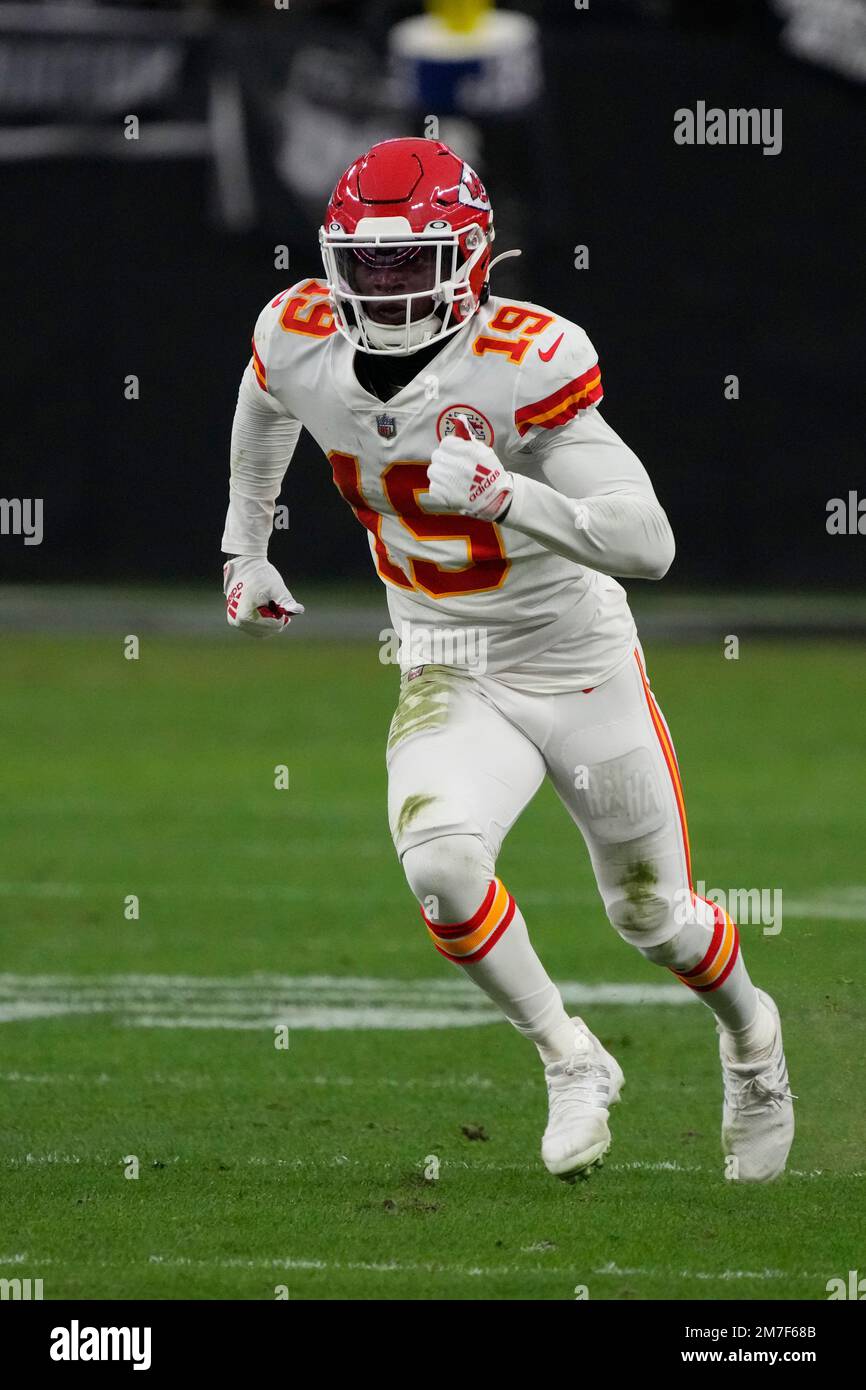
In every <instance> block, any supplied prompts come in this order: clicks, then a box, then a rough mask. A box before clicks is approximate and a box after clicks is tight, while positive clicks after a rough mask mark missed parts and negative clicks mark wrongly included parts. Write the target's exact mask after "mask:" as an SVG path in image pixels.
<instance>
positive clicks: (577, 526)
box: [428, 318, 675, 579]
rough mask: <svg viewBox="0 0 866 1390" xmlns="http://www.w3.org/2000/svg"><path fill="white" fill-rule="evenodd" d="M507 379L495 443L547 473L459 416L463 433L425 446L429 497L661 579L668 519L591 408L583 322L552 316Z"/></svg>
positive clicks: (582, 556) (605, 567) (624, 572)
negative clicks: (507, 405) (488, 440)
mask: <svg viewBox="0 0 866 1390" xmlns="http://www.w3.org/2000/svg"><path fill="white" fill-rule="evenodd" d="M509 369H510V364H508V363H507V362H503V364H502V370H503V371H508V370H509ZM513 389H514V395H513V420H514V430H513V432H512V434H511V436H510V438H509V441H508V444H507V446H506V449H505V450H504V451H503V452H504V453H506V454H509V455H510V456H511V457H516V456H519V455H521V454H522V455H524V456H529V457H531V458H532V459H533V461H534V462H535V463H536V465H537V467H536V470H535V471H537V472H541V473H542V474H543V477H544V479H545V481H544V482H542V481H541V480H539V479H537V478H531V477H527V476H525V475H524V474H522V473H519V472H517V471H510V470H509V469H508V467H507V465H506V464H505V463H503V462H502V461H501V460H500V459H499V458H497V456H496V454H495V453H494V451H493V450H492V449H491V448H489V447H488V446H487V445H486V444H484V443H483V442H482V441H481V440H479V439H477V438H472V437H471V433H470V430H469V428H468V425H469V421H468V420H467V421H466V426H467V427H466V428H464V429H462V430H461V431H460V433H461V435H462V436H463V438H458V437H457V436H456V435H454V434H451V435H446V436H445V438H444V439H443V440H442V441H441V443H440V444H439V445H438V447H437V448H436V449H435V450H434V452H433V455H432V458H431V463H430V468H429V470H428V472H429V478H430V500H431V503H432V504H433V505H438V506H439V507H440V508H442V509H443V510H453V511H458V512H461V513H462V514H464V515H469V516H477V517H481V518H482V519H484V520H486V521H493V522H496V524H497V525H500V526H508V527H512V528H513V529H514V530H517V531H522V532H523V533H524V535H527V536H531V537H532V538H533V540H535V541H537V542H538V543H539V544H540V545H543V546H545V547H546V548H547V549H548V550H552V551H555V552H556V554H558V555H563V556H565V557H566V558H567V559H569V560H574V561H575V562H576V563H577V564H581V565H587V566H589V567H590V568H592V569H596V570H600V571H601V572H602V573H604V574H610V575H619V576H621V577H622V578H628V579H661V578H662V576H663V575H664V574H666V573H667V571H668V569H669V568H670V565H671V563H672V561H673V557H674V549H675V547H674V538H673V533H672V531H671V528H670V523H669V522H668V519H667V517H666V515H665V513H664V510H663V509H662V507H661V505H660V503H659V501H658V498H657V497H656V495H655V492H654V490H653V486H652V483H651V482H650V480H649V477H648V475H647V472H646V469H645V468H644V466H643V464H642V463H641V461H640V459H639V458H638V457H637V455H636V454H635V453H633V451H632V450H631V449H630V448H629V447H628V445H627V444H625V443H624V442H623V440H621V439H620V437H619V435H618V434H617V433H616V431H615V430H613V429H612V428H611V427H610V425H608V423H607V422H606V421H605V420H603V419H602V417H601V416H600V415H599V413H598V408H597V407H598V403H599V401H600V400H601V399H602V387H601V372H600V369H599V366H598V358H597V355H596V352H595V349H594V348H593V346H592V343H591V342H590V340H589V338H588V337H587V336H586V334H585V333H584V332H583V330H582V329H581V328H579V327H578V326H577V325H576V324H571V323H567V322H566V321H565V320H562V319H552V318H551V321H550V326H549V327H548V328H547V330H546V331H545V333H544V335H543V336H539V337H538V339H537V340H535V341H533V342H532V344H531V346H530V347H529V351H528V352H525V353H524V356H523V359H522V361H521V366H520V369H519V371H518V373H517V376H516V378H515V383H514V388H513Z"/></svg>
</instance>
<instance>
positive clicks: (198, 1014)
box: [0, 971, 696, 1032]
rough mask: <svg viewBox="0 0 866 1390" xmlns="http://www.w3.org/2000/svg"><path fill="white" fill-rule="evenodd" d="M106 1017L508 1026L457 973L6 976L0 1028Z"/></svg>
mask: <svg viewBox="0 0 866 1390" xmlns="http://www.w3.org/2000/svg"><path fill="white" fill-rule="evenodd" d="M560 988H561V992H562V997H563V999H564V1001H565V1002H566V1004H569V1005H579V1006H586V1005H602V1004H611V1005H625V1006H634V1005H637V1006H641V1007H642V1006H644V1005H663V1006H668V1005H670V1006H673V1007H677V1008H681V1007H683V1006H688V1005H691V1004H694V1003H695V1002H696V1001H695V999H694V997H693V995H692V994H691V993H690V991H689V990H687V989H684V988H683V987H682V986H681V985H679V984H677V983H675V982H674V981H659V982H657V983H656V982H652V983H648V984H634V983H630V982H626V983H623V984H608V983H601V984H590V983H583V982H581V981H575V980H571V981H568V980H567V981H565V982H563V984H562V985H561V986H560ZM89 1014H90V1015H102V1016H107V1017H109V1018H110V1019H111V1021H112V1022H113V1023H115V1024H119V1025H121V1026H124V1027H129V1028H151V1029H155V1028H165V1029H178V1028H182V1029H195V1030H202V1029H215V1030H222V1031H226V1030H229V1031H247V1032H256V1031H267V1030H271V1031H273V1029H275V1028H277V1027H287V1028H288V1029H289V1030H292V1029H296V1030H313V1031H319V1032H336V1031H346V1030H370V1029H387V1030H392V1031H393V1030H398V1031H401V1032H421V1031H427V1030H435V1029H443V1028H476V1027H482V1026H486V1025H490V1024H499V1023H501V1022H502V1016H501V1014H500V1013H499V1012H498V1010H497V1009H496V1008H495V1006H494V1005H493V1004H492V1003H491V1002H490V1001H489V1000H488V999H487V998H486V997H485V996H484V995H483V994H481V993H480V992H479V991H478V990H477V989H476V988H475V986H474V985H473V984H472V982H471V981H470V980H467V979H465V978H462V977H461V976H459V975H457V974H454V975H450V974H447V975H445V974H443V975H442V976H441V977H439V978H433V979H421V980H417V979H416V980H400V979H393V978H392V979H388V978H371V977H366V976H360V977H358V976H352V977H340V976H335V975H308V976H304V975H276V974H275V975H270V974H266V973H263V972H257V973H254V974H250V975H242V976H227V977H220V976H216V977H214V976H194V975H144V974H117V975H87V974H81V975H74V974H45V973H40V974H34V975H29V974H16V973H13V972H9V971H6V972H4V973H2V974H0V1023H15V1022H20V1021H22V1020H30V1019H38V1018H57V1017H61V1016H63V1015H89Z"/></svg>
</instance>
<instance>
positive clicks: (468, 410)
mask: <svg viewBox="0 0 866 1390" xmlns="http://www.w3.org/2000/svg"><path fill="white" fill-rule="evenodd" d="M463 416H465V418H466V419H467V420H468V421H469V425H470V428H471V430H472V433H473V435H474V436H475V438H476V439H480V440H481V442H482V444H487V445H488V446H490V447H491V448H492V446H493V439H494V430H493V426H492V425H491V423H490V421H489V420H488V418H487V416H486V415H483V414H482V412H481V411H480V410H476V408H475V406H474V405H449V406H446V407H445V409H444V410H443V411H442V413H441V414H440V416H439V419H438V420H437V421H436V437H437V438H438V439H444V438H445V436H446V435H447V434H454V432H455V430H456V429H457V422H458V418H460V417H463Z"/></svg>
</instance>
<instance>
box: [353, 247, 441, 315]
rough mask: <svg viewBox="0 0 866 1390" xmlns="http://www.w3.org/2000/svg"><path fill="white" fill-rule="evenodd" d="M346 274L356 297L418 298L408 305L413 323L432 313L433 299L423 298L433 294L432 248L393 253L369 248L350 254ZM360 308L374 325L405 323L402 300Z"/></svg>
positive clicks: (369, 301) (366, 302)
mask: <svg viewBox="0 0 866 1390" xmlns="http://www.w3.org/2000/svg"><path fill="white" fill-rule="evenodd" d="M347 271H348V278H349V282H350V284H351V287H352V289H353V290H354V291H355V293H356V294H363V295H366V294H369V295H408V294H418V295H419V298H418V299H413V300H412V301H411V313H410V318H411V320H412V321H413V322H415V321H416V320H418V319H423V318H426V317H427V315H428V314H431V313H432V312H433V307H434V301H433V297H432V295H430V296H425V295H423V294H422V292H423V291H424V290H432V289H433V288H434V285H435V281H436V249H435V247H432V246H419V247H409V248H406V247H401V248H399V249H397V250H393V251H389V250H387V249H385V248H375V249H374V248H371V249H369V250H367V249H365V250H363V251H357V252H354V253H351V260H350V261H349V264H348V266H347ZM363 308H364V312H365V313H366V314H369V316H370V318H371V319H373V321H374V322H375V323H384V324H399V323H405V322H406V300H405V299H399V298H398V299H391V300H386V301H385V302H384V303H383V302H381V301H377V300H376V299H365V300H364V301H363Z"/></svg>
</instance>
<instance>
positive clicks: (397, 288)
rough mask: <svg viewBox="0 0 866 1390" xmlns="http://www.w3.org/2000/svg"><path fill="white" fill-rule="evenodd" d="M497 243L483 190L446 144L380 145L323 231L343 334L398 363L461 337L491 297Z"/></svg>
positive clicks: (354, 173)
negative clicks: (428, 346) (430, 346)
mask: <svg viewBox="0 0 866 1390" xmlns="http://www.w3.org/2000/svg"><path fill="white" fill-rule="evenodd" d="M493 235H494V233H493V213H492V210H491V207H490V200H489V198H488V197H487V192H486V190H485V187H484V184H483V183H482V181H481V179H480V178H479V177H478V175H477V174H476V173H475V171H474V169H471V168H470V166H469V165H468V164H467V163H466V162H465V161H464V160H462V159H460V158H459V156H458V155H456V154H455V153H454V151H453V150H450V149H449V148H448V146H447V145H443V144H442V143H441V142H440V141H438V140H421V139H403V140H385V141H383V142H382V143H381V144H379V145H374V146H373V148H372V149H371V150H368V151H367V153H366V154H365V155H362V156H361V158H360V159H356V160H355V162H354V163H353V164H351V165H350V166H349V168H348V169H347V170H346V172H345V173H344V174H343V175H342V177H341V178H340V179H339V181H338V183H337V186H336V188H335V189H334V192H333V194H332V195H331V200H330V202H329V203H328V208H327V212H326V214H325V221H324V225H323V226H322V228H321V230H320V232H319V241H320V244H321V248H322V258H323V260H324V263H325V274H326V276H327V279H328V285H329V287H330V291H331V297H332V299H333V302H334V308H335V323H336V326H337V328H338V330H339V331H340V333H342V334H343V336H344V337H346V338H348V339H349V341H350V342H351V343H352V344H353V345H354V346H355V347H358V348H360V349H361V350H362V351H364V352H373V353H395V354H406V353H411V352H417V350H418V349H419V348H421V347H424V346H425V344H427V343H432V342H436V341H437V340H438V339H441V338H446V337H449V336H450V335H451V334H453V333H457V332H459V330H460V329H461V328H463V327H465V326H466V324H467V323H468V322H469V320H470V319H471V317H472V315H473V314H474V313H475V312H476V310H477V309H478V307H479V305H480V304H482V303H483V302H484V300H485V299H486V297H487V293H488V275H489V272H490V267H491V264H492V262H491V260H490V247H491V244H492V242H493ZM512 254H514V253H512Z"/></svg>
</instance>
